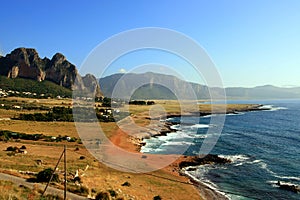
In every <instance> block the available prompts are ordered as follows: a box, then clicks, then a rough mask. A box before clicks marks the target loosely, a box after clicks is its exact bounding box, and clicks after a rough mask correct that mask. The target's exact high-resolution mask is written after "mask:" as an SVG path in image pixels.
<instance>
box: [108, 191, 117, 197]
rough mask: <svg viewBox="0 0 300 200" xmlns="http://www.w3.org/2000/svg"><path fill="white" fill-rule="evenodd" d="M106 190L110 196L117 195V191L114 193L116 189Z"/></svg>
mask: <svg viewBox="0 0 300 200" xmlns="http://www.w3.org/2000/svg"><path fill="white" fill-rule="evenodd" d="M108 192H109V194H110V196H112V197H117V196H118V193H116V191H114V190H108Z"/></svg>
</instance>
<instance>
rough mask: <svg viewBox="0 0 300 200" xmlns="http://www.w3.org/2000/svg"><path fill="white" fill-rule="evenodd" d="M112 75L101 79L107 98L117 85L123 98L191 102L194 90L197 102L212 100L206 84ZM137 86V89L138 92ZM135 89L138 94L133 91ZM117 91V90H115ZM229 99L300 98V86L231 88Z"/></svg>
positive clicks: (215, 90) (165, 77) (218, 92)
mask: <svg viewBox="0 0 300 200" xmlns="http://www.w3.org/2000/svg"><path fill="white" fill-rule="evenodd" d="M123 75H124V74H113V75H110V76H107V77H104V78H101V79H99V83H100V86H101V90H102V92H103V94H104V96H108V97H111V95H112V92H113V90H114V88H115V86H116V84H117V83H118V91H117V92H118V93H119V94H117V95H119V96H120V97H127V98H129V97H130V94H131V93H133V95H131V99H177V97H176V94H177V95H178V94H180V95H181V96H183V97H184V98H185V99H190V97H191V96H192V95H191V94H190V89H189V88H192V89H193V91H194V92H195V94H196V96H197V98H198V99H209V98H210V95H209V88H208V87H207V86H205V85H201V84H197V83H190V82H186V81H184V80H181V79H179V78H177V77H175V76H172V75H165V74H158V73H152V72H147V73H143V74H133V73H129V74H125V76H123ZM136 86H138V89H136V90H135V88H136ZM134 90H135V91H134ZM221 90H222V89H221V88H210V92H213V93H214V96H221ZM115 92H116V89H115ZM225 92H226V95H227V98H230V99H289V98H300V87H294V88H280V87H275V86H272V85H265V86H258V87H254V88H243V87H229V88H225Z"/></svg>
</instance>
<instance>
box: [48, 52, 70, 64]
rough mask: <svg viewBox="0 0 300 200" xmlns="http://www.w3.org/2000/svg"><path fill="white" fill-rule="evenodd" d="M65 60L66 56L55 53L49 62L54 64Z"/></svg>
mask: <svg viewBox="0 0 300 200" xmlns="http://www.w3.org/2000/svg"><path fill="white" fill-rule="evenodd" d="M66 60H67V59H66V57H65V56H64V55H63V54H61V53H56V54H55V55H54V56H53V57H52V59H51V62H53V63H56V64H61V63H63V62H64V61H66Z"/></svg>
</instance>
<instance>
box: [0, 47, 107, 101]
mask: <svg viewBox="0 0 300 200" xmlns="http://www.w3.org/2000/svg"><path fill="white" fill-rule="evenodd" d="M0 74H1V75H4V76H7V77H8V78H17V77H20V78H29V79H34V80H37V81H43V80H48V81H52V82H54V83H56V84H58V85H61V86H63V87H66V88H69V89H72V90H75V89H76V90H77V89H78V90H87V92H88V93H91V92H93V93H94V94H95V96H96V97H100V96H102V93H101V91H100V86H99V84H98V82H97V80H96V78H95V77H94V76H93V75H90V74H89V75H86V76H85V77H84V80H83V78H82V77H81V76H80V74H79V73H78V70H77V68H76V66H75V65H73V64H72V63H70V62H69V61H68V60H67V59H66V57H65V56H64V55H62V54H61V53H56V54H55V55H54V56H53V57H52V58H51V60H50V59H49V58H46V57H45V58H43V59H42V58H40V57H39V55H38V53H37V51H36V50H35V49H32V48H17V49H15V50H13V51H12V52H11V53H10V54H7V55H6V56H4V57H0Z"/></svg>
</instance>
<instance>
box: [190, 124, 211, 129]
mask: <svg viewBox="0 0 300 200" xmlns="http://www.w3.org/2000/svg"><path fill="white" fill-rule="evenodd" d="M191 128H193V129H195V128H196V129H198V128H209V125H208V124H195V125H192V126H191Z"/></svg>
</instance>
